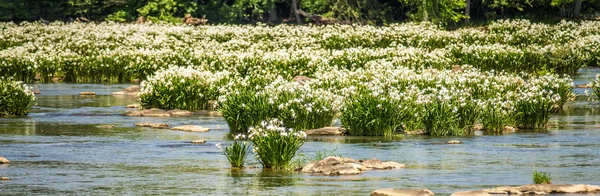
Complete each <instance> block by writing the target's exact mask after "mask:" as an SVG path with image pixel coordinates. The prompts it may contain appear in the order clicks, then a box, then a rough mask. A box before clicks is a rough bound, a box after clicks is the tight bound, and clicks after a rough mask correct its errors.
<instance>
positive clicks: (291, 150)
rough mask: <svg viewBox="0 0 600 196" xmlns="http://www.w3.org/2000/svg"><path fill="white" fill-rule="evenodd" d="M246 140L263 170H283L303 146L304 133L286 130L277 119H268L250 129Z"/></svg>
mask: <svg viewBox="0 0 600 196" xmlns="http://www.w3.org/2000/svg"><path fill="white" fill-rule="evenodd" d="M248 138H250V141H252V143H253V144H254V151H255V155H256V157H257V159H258V160H259V162H260V163H261V164H262V165H263V167H264V168H272V169H284V168H286V167H287V166H289V164H290V162H291V161H292V159H293V158H294V156H295V155H296V152H297V151H298V149H300V147H301V146H302V145H303V144H304V139H305V138H306V133H305V132H304V131H298V130H294V129H289V128H286V127H284V125H283V123H282V122H281V121H280V120H278V119H269V120H267V121H263V122H262V123H261V124H260V125H259V126H256V127H252V128H250V129H249V135H248Z"/></svg>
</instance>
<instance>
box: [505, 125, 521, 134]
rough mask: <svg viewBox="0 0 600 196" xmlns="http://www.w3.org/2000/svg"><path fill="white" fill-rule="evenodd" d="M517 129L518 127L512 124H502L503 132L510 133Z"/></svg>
mask: <svg viewBox="0 0 600 196" xmlns="http://www.w3.org/2000/svg"><path fill="white" fill-rule="evenodd" d="M517 130H519V129H518V128H516V127H513V126H504V132H508V133H512V132H516V131H517Z"/></svg>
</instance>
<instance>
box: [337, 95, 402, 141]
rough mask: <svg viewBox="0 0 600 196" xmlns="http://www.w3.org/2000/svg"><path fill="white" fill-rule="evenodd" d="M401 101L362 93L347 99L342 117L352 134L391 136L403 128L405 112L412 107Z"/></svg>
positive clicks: (343, 122)
mask: <svg viewBox="0 0 600 196" xmlns="http://www.w3.org/2000/svg"><path fill="white" fill-rule="evenodd" d="M404 107H405V108H403V104H402V103H401V102H400V101H393V100H389V99H386V98H385V97H383V95H382V97H375V96H372V95H370V94H361V95H358V96H356V97H351V98H348V99H346V103H345V104H344V106H343V108H342V113H341V114H342V115H341V116H340V119H341V121H342V124H343V125H344V126H345V127H346V128H347V129H348V132H349V134H350V135H359V136H361V135H365V136H391V135H393V134H394V132H395V131H397V130H399V129H401V128H402V122H403V120H404V117H405V115H404V113H405V111H407V109H409V108H410V106H409V107H406V106H404Z"/></svg>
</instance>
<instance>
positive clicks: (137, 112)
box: [123, 108, 171, 117]
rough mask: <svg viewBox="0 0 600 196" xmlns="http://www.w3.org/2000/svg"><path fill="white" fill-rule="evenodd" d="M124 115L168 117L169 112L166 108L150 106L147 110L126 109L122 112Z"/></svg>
mask: <svg viewBox="0 0 600 196" xmlns="http://www.w3.org/2000/svg"><path fill="white" fill-rule="evenodd" d="M123 115H125V116H147V117H169V116H171V113H169V112H168V111H166V110H162V109H158V108H152V109H147V110H128V111H126V112H125V114H123Z"/></svg>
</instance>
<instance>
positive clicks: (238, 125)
mask: <svg viewBox="0 0 600 196" xmlns="http://www.w3.org/2000/svg"><path fill="white" fill-rule="evenodd" d="M219 111H221V112H222V113H223V117H224V118H225V121H227V125H229V130H231V131H233V132H242V131H246V130H248V128H250V127H252V126H257V125H260V123H261V122H262V121H263V120H266V119H268V118H272V117H274V116H275V114H276V112H277V111H276V108H275V106H273V105H272V104H270V103H269V96H268V95H265V94H258V93H257V92H255V91H254V90H252V89H240V90H239V91H237V92H234V93H231V94H228V95H227V96H226V98H225V99H224V100H223V101H222V102H220V104H219Z"/></svg>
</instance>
